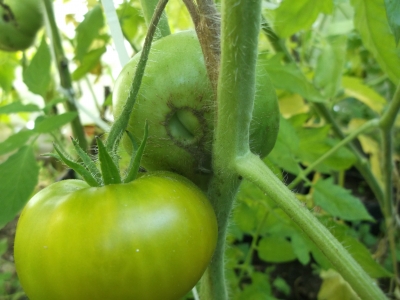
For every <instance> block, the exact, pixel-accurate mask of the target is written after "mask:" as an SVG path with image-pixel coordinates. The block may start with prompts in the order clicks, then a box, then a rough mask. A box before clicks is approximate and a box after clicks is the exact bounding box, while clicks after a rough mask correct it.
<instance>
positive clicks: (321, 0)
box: [274, 0, 333, 37]
mask: <svg viewBox="0 0 400 300" xmlns="http://www.w3.org/2000/svg"><path fill="white" fill-rule="evenodd" d="M332 10H333V0H318V1H314V0H284V1H283V2H282V3H281V5H280V6H279V7H278V9H277V10H276V12H275V23H274V28H275V31H276V33H277V34H278V35H279V36H280V37H289V36H291V35H292V34H294V33H296V32H298V31H300V30H302V29H309V28H310V27H311V25H312V24H313V23H314V21H315V20H316V18H317V17H318V15H319V14H320V13H325V14H330V13H332Z"/></svg>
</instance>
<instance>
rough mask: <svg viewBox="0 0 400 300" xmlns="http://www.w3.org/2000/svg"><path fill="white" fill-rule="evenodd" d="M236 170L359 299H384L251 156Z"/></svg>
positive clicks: (337, 244)
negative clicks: (272, 203) (289, 221)
mask: <svg viewBox="0 0 400 300" xmlns="http://www.w3.org/2000/svg"><path fill="white" fill-rule="evenodd" d="M236 170H237V172H238V173H239V174H240V175H241V176H243V178H245V179H247V180H249V181H251V182H253V183H254V184H256V185H257V186H258V187H259V188H260V189H261V190H262V191H263V192H264V193H266V194H267V195H268V197H270V198H271V199H272V200H273V201H275V203H276V204H277V205H278V206H279V207H280V208H281V209H282V210H283V211H285V213H286V214H287V215H288V216H289V217H290V218H291V219H292V220H293V221H294V222H295V223H296V224H297V225H298V226H299V227H300V228H301V229H302V230H303V231H304V232H305V234H306V235H308V237H309V238H310V239H311V240H312V241H313V242H314V243H315V244H316V245H317V247H318V248H319V249H320V250H321V251H322V252H323V253H324V254H325V256H326V257H327V258H328V259H329V260H330V262H331V263H332V264H333V265H334V266H335V269H336V270H337V271H338V272H339V273H340V274H341V275H342V276H343V278H344V279H345V280H346V281H347V282H348V283H349V284H350V285H351V287H352V288H353V290H354V291H355V292H356V293H357V294H358V295H359V297H360V298H361V299H363V300H378V299H387V298H386V297H385V295H384V294H383V292H382V291H381V290H380V289H379V287H378V286H377V285H376V284H375V282H374V281H373V280H372V279H371V278H370V277H369V276H368V275H367V273H366V272H365V271H364V270H363V269H362V268H361V267H360V266H359V265H358V263H357V262H356V261H355V260H354V258H353V257H352V256H351V255H350V254H349V253H348V251H347V250H346V249H345V248H344V247H343V245H342V244H340V242H338V241H337V239H336V238H335V237H334V236H333V235H332V234H331V233H330V232H329V230H328V229H326V227H325V226H323V225H322V224H321V223H320V222H319V221H318V220H317V219H316V218H315V216H314V215H313V214H312V213H311V212H310V211H309V210H308V209H307V208H306V207H304V206H302V205H301V203H300V201H298V200H297V198H296V197H295V195H294V194H293V193H292V192H291V191H290V190H289V189H287V187H286V186H285V185H284V184H283V183H282V182H281V181H280V180H279V179H278V178H277V177H276V176H275V175H274V174H273V172H272V171H271V170H270V169H269V168H268V167H267V166H266V165H265V164H264V163H263V161H262V160H261V159H260V158H259V157H257V156H256V155H253V154H248V155H246V156H243V157H240V158H238V159H237V161H236Z"/></svg>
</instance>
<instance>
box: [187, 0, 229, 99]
mask: <svg viewBox="0 0 400 300" xmlns="http://www.w3.org/2000/svg"><path fill="white" fill-rule="evenodd" d="M183 2H184V3H185V5H186V7H187V9H188V11H189V13H190V15H191V17H192V20H193V23H194V26H195V29H196V33H197V37H198V38H199V41H200V45H201V49H202V51H203V55H204V60H205V63H206V68H207V73H208V76H209V78H210V82H211V84H212V86H213V89H214V92H215V94H217V84H218V72H219V63H220V55H221V47H220V30H221V22H220V16H219V13H218V10H217V8H216V7H215V3H214V1H212V0H197V5H196V4H195V3H194V2H193V0H183Z"/></svg>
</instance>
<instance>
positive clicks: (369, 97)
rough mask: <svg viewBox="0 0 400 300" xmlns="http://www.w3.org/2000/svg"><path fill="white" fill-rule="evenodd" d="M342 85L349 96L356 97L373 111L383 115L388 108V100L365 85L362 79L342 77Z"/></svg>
mask: <svg viewBox="0 0 400 300" xmlns="http://www.w3.org/2000/svg"><path fill="white" fill-rule="evenodd" d="M342 85H343V87H344V89H345V93H346V95H348V96H351V97H354V98H355V99H357V100H358V101H360V102H362V103H364V104H365V105H367V106H368V107H369V108H371V109H372V110H374V111H376V112H377V113H378V114H381V113H382V111H383V108H384V107H385V106H386V103H387V101H386V99H385V98H383V97H382V96H381V95H379V94H378V93H377V92H375V91H374V90H373V89H372V88H370V87H369V86H367V85H365V84H364V83H363V82H362V80H361V79H359V78H356V77H348V76H343V77H342Z"/></svg>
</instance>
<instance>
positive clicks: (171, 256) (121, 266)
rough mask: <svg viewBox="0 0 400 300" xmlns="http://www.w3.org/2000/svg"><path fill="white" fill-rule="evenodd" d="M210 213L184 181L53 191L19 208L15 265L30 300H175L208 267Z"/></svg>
mask: <svg viewBox="0 0 400 300" xmlns="http://www.w3.org/2000/svg"><path fill="white" fill-rule="evenodd" d="M217 231H218V229H217V223H216V218H215V214H214V211H213V209H212V207H211V205H210V203H209V201H208V199H207V198H206V197H205V196H204V194H203V193H202V192H201V191H200V190H199V189H198V188H197V187H196V186H195V185H194V184H193V183H192V182H190V181H189V180H187V179H185V178H183V177H181V176H179V175H176V174H173V173H169V172H156V173H150V174H146V175H143V176H142V177H140V178H138V179H136V180H134V181H132V182H130V183H125V184H110V185H106V186H101V187H90V186H89V185H88V184H87V183H85V182H84V181H80V180H65V181H60V182H57V183H54V184H52V185H50V186H48V187H47V188H45V189H43V190H42V191H40V192H39V193H37V194H36V195H35V196H34V197H33V198H32V199H31V200H30V201H29V202H28V204H27V205H26V207H25V208H24V210H23V212H22V214H21V217H20V219H19V222H18V226H17V232H16V238H15V263H16V269H17V273H18V277H19V279H20V282H21V285H22V287H23V288H24V290H25V292H26V294H27V295H28V297H29V299H30V300H116V299H120V300H128V299H132V300H133V299H134V300H160V299H162V300H177V299H179V298H180V297H182V296H184V295H185V294H186V293H187V292H189V291H190V290H191V289H192V287H193V286H194V285H195V284H196V283H197V281H198V280H199V279H200V277H201V276H202V274H203V272H204V271H205V269H206V267H207V266H208V264H209V261H210V259H211V256H212V254H213V252H214V248H215V245H216V241H217Z"/></svg>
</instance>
